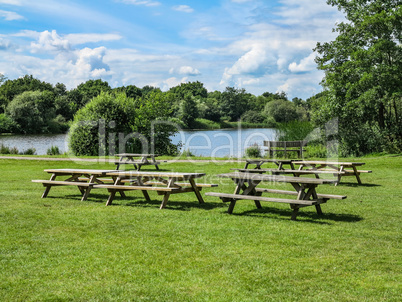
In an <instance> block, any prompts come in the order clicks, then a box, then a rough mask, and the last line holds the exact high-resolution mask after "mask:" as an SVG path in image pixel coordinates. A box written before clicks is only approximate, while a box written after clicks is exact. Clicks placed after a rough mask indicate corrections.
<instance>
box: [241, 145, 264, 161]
mask: <svg viewBox="0 0 402 302" xmlns="http://www.w3.org/2000/svg"><path fill="white" fill-rule="evenodd" d="M245 152H246V156H247V157H249V158H250V157H251V158H260V157H262V154H261V147H260V146H259V145H258V144H257V143H255V144H253V145H251V146H250V147H248V148H247V149H246V151H245Z"/></svg>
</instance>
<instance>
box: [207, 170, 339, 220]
mask: <svg viewBox="0 0 402 302" xmlns="http://www.w3.org/2000/svg"><path fill="white" fill-rule="evenodd" d="M218 177H222V178H231V179H232V180H233V181H234V182H235V184H236V189H235V191H234V194H225V193H217V192H207V193H206V194H205V195H207V196H216V197H219V198H221V199H222V201H223V202H230V205H229V209H228V213H229V214H231V213H232V212H233V209H234V207H235V205H236V202H237V201H238V200H254V202H255V205H256V207H257V208H261V203H260V202H261V201H268V202H279V203H288V204H289V205H290V207H291V209H292V210H293V212H292V216H291V219H292V220H296V217H297V214H298V212H299V209H300V208H302V207H307V206H315V208H316V211H317V213H318V214H319V215H321V214H322V210H321V206H320V204H322V203H326V202H327V200H329V199H345V198H346V196H340V195H330V194H318V193H317V191H316V188H317V186H318V185H322V184H334V183H335V182H336V180H330V179H316V178H305V177H289V176H281V175H267V174H258V173H242V172H231V173H224V174H219V175H218ZM277 182H280V183H289V184H291V185H292V186H293V188H294V189H295V190H294V191H286V190H277V189H269V188H260V187H258V185H259V184H261V183H277ZM262 193H272V194H285V195H293V196H296V199H290V198H278V197H275V198H272V197H263V196H261V195H262Z"/></svg>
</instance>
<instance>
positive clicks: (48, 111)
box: [6, 91, 55, 134]
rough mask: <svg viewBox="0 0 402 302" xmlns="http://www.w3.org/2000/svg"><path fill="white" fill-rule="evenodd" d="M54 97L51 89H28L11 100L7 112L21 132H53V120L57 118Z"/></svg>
mask: <svg viewBox="0 0 402 302" xmlns="http://www.w3.org/2000/svg"><path fill="white" fill-rule="evenodd" d="M53 98H54V94H53V93H52V92H50V91H43V92H41V91H26V92H23V93H22V94H20V95H18V96H16V97H15V98H14V99H13V100H12V101H11V102H10V104H9V105H8V106H7V110H6V113H7V115H8V116H9V117H10V118H11V119H12V120H13V122H14V123H15V124H16V125H17V131H18V132H20V133H24V134H34V133H51V132H54V129H52V124H51V121H52V119H54V118H55V108H54V103H53Z"/></svg>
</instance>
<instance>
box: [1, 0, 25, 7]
mask: <svg viewBox="0 0 402 302" xmlns="http://www.w3.org/2000/svg"><path fill="white" fill-rule="evenodd" d="M0 4H8V5H16V6H21V5H22V3H21V1H19V0H0Z"/></svg>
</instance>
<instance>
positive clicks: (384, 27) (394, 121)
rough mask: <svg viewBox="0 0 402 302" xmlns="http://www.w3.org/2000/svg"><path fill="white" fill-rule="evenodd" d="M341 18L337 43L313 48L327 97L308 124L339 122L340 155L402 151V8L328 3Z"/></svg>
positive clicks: (340, 0) (394, 2)
mask: <svg viewBox="0 0 402 302" xmlns="http://www.w3.org/2000/svg"><path fill="white" fill-rule="evenodd" d="M327 3H328V4H330V5H332V6H337V7H338V9H339V10H342V11H344V12H345V14H346V18H347V20H348V22H342V23H340V24H338V25H337V27H336V29H335V31H336V32H338V37H337V38H336V39H335V41H332V42H329V43H318V44H317V46H316V49H315V50H316V51H317V52H318V53H319V56H318V57H317V58H316V62H317V63H318V67H319V69H321V70H324V71H325V77H324V79H323V82H322V84H323V86H324V88H325V89H326V93H325V94H323V95H322V96H321V97H320V98H316V99H315V101H314V103H315V107H316V109H317V110H315V112H314V111H313V112H314V114H313V117H312V118H313V120H314V121H315V122H316V123H317V124H319V125H322V124H324V123H325V122H326V121H328V120H330V119H332V118H338V119H339V139H340V140H341V142H342V146H343V151H344V153H345V154H350V153H352V154H356V155H358V154H363V153H369V152H373V151H382V150H383V149H388V150H394V151H398V150H401V149H402V117H401V111H402V48H401V41H402V6H401V2H400V0H387V1H370V0H350V1H345V0H328V1H327Z"/></svg>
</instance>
